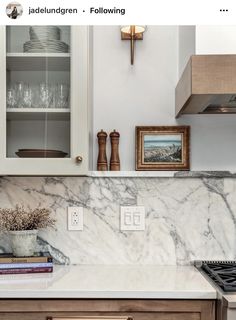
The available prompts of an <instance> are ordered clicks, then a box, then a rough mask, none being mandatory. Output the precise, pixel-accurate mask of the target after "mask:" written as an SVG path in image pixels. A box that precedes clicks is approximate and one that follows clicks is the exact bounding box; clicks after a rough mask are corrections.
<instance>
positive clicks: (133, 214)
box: [120, 206, 145, 231]
mask: <svg viewBox="0 0 236 320" xmlns="http://www.w3.org/2000/svg"><path fill="white" fill-rule="evenodd" d="M120 230H122V231H144V230H145V207H144V206H121V207H120Z"/></svg>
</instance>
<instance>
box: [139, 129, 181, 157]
mask: <svg viewBox="0 0 236 320" xmlns="http://www.w3.org/2000/svg"><path fill="white" fill-rule="evenodd" d="M181 161H182V134H163V135H160V134H155V135H149V134H145V135H144V162H158V163H160V162H164V163H166V162H170V163H173V162H174V163H176V162H177V163H178V162H181Z"/></svg>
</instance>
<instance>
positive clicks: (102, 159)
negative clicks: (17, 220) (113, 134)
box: [97, 130, 108, 171]
mask: <svg viewBox="0 0 236 320" xmlns="http://www.w3.org/2000/svg"><path fill="white" fill-rule="evenodd" d="M97 137H98V148H99V149H98V160H97V170H98V171H107V170H108V165H107V155H106V143H107V141H106V140H107V133H106V132H105V131H103V130H101V131H100V132H98V134H97Z"/></svg>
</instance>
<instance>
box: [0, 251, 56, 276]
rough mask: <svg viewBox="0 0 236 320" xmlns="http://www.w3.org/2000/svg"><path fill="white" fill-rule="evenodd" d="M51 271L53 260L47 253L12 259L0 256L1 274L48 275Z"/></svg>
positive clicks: (10, 256)
mask: <svg viewBox="0 0 236 320" xmlns="http://www.w3.org/2000/svg"><path fill="white" fill-rule="evenodd" d="M52 271H53V258H52V256H51V255H50V254H49V252H41V253H39V254H38V255H35V256H33V257H14V256H13V255H11V254H6V253H3V254H0V275H1V274H23V273H50V272H52Z"/></svg>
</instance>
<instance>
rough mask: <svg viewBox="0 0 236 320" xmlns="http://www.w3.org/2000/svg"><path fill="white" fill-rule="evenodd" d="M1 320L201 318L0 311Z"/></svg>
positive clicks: (196, 316) (190, 317) (196, 319)
mask: <svg viewBox="0 0 236 320" xmlns="http://www.w3.org/2000/svg"><path fill="white" fill-rule="evenodd" d="M0 319H1V320H86V319H87V320H129V319H130V320H131V319H132V320H201V314H200V313H199V312H178V313H176V312H157V313H156V312H155V313H146V312H145V313H138V314H129V315H125V316H124V317H123V316H119V317H117V316H116V315H113V316H112V315H110V316H102V315H99V316H98V315H97V316H96V315H91V316H87V317H86V318H85V317H84V316H83V315H81V314H78V313H75V312H60V313H56V312H53V313H44V312H34V313H22V312H21V313H0Z"/></svg>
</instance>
